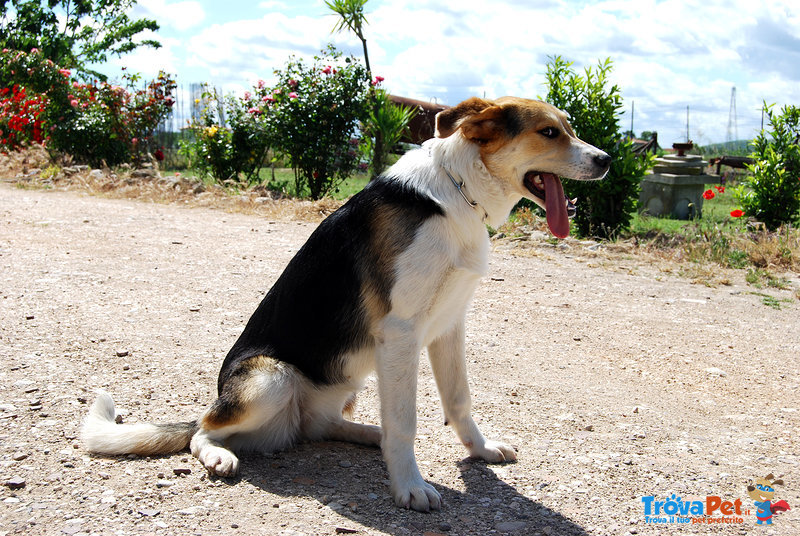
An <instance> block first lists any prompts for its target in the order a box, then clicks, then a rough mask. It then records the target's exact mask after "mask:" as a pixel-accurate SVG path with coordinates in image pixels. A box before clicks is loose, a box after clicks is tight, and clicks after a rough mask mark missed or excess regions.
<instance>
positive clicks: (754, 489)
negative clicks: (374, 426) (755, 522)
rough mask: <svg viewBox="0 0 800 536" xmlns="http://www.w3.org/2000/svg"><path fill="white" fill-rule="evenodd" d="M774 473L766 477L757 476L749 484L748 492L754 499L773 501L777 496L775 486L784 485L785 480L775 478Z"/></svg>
mask: <svg viewBox="0 0 800 536" xmlns="http://www.w3.org/2000/svg"><path fill="white" fill-rule="evenodd" d="M774 479H775V477H774V476H773V475H772V473H770V474H768V475H767V476H765V477H764V478H757V479H756V481H755V482H750V483H749V484H748V486H747V494H748V495H749V496H750V498H751V499H753V500H754V501H771V500H772V498H773V497H774V496H775V486H776V485H781V486H782V485H783V480H780V479H779V480H774Z"/></svg>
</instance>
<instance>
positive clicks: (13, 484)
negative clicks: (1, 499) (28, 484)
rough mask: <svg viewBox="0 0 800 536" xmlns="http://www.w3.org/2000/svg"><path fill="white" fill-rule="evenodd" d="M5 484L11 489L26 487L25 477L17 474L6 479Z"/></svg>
mask: <svg viewBox="0 0 800 536" xmlns="http://www.w3.org/2000/svg"><path fill="white" fill-rule="evenodd" d="M5 485H6V487H8V488H11V489H20V488H24V487H25V479H24V478H21V477H18V476H15V477H12V478H9V479H8V480H6V481H5Z"/></svg>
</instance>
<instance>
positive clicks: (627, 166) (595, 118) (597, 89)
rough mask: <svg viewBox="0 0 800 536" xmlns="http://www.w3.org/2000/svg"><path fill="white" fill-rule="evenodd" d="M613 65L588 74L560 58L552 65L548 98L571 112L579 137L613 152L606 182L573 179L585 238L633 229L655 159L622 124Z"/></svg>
mask: <svg viewBox="0 0 800 536" xmlns="http://www.w3.org/2000/svg"><path fill="white" fill-rule="evenodd" d="M611 65H612V62H611V60H610V59H606V60H605V61H604V62H598V64H597V67H596V68H595V69H592V68H591V67H588V68H586V69H585V70H584V76H580V75H579V74H577V73H575V71H573V69H572V63H571V62H567V61H565V60H563V59H562V58H561V57H560V56H556V57H554V58H550V61H549V62H548V64H547V75H546V76H547V84H548V87H549V91H548V93H547V98H546V100H547V101H548V102H550V103H551V104H553V105H554V106H557V107H558V108H561V109H562V110H564V111H565V112H567V113H568V114H569V116H570V123H571V124H572V128H573V129H574V130H575V133H576V134H577V135H578V137H579V138H581V139H582V140H584V141H585V142H587V143H591V144H592V145H594V146H595V147H597V148H599V149H602V150H603V151H605V152H606V153H608V154H609V155H610V156H611V158H612V160H611V169H610V170H609V172H608V175H607V176H606V178H605V179H603V180H601V181H593V182H588V181H569V182H567V183H565V184H564V189H565V190H566V192H567V194H568V195H569V197H577V198H578V200H579V204H578V212H577V213H576V215H575V223H576V227H577V229H578V232H579V233H580V234H581V235H583V236H595V237H600V238H613V237H615V236H617V235H618V234H619V233H620V232H621V231H623V230H625V229H627V228H628V226H629V225H630V221H631V217H632V216H633V211H634V210H635V209H636V203H637V202H638V199H639V183H640V182H641V180H642V177H644V173H645V171H646V170H647V168H648V167H649V165H650V161H651V158H652V157H650V156H638V155H636V154H635V153H634V152H633V144H632V141H631V140H630V139H627V140H626V139H624V137H623V135H622V132H621V130H620V126H619V113H620V110H621V109H622V97H621V96H620V94H619V88H618V87H617V86H611V87H607V86H608V73H609V72H610V71H611Z"/></svg>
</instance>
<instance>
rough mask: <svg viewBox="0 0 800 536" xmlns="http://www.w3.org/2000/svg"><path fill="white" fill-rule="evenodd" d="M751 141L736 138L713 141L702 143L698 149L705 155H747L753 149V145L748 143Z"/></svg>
mask: <svg viewBox="0 0 800 536" xmlns="http://www.w3.org/2000/svg"><path fill="white" fill-rule="evenodd" d="M751 141H752V140H736V141H732V142H729V143H713V144H711V145H703V146H702V147H699V149H700V150H701V152H702V153H703V154H705V155H730V156H748V155H749V154H750V153H751V152H752V151H753V146H752V145H750V142H751Z"/></svg>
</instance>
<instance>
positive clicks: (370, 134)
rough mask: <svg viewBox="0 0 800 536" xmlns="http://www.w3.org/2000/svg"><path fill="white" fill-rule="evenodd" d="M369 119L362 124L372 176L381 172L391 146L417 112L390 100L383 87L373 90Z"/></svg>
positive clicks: (399, 138)
mask: <svg viewBox="0 0 800 536" xmlns="http://www.w3.org/2000/svg"><path fill="white" fill-rule="evenodd" d="M372 98H373V102H372V105H371V106H370V112H369V119H368V120H367V123H366V124H365V125H364V133H365V134H366V138H367V150H368V151H369V154H370V155H371V156H372V178H373V179H374V178H376V177H377V176H378V175H380V174H381V173H383V170H384V169H385V168H386V164H387V159H388V157H389V153H390V152H391V150H392V148H393V147H394V146H395V145H397V143H399V142H400V140H401V139H402V137H403V135H404V134H405V133H406V132H407V131H408V124H409V123H410V122H411V120H412V119H413V118H414V116H415V115H416V114H417V110H416V109H415V108H411V107H408V106H405V105H400V104H395V103H394V102H392V99H391V97H390V96H389V93H387V92H386V90H383V89H376V90H375V91H374V92H373V97H372Z"/></svg>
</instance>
